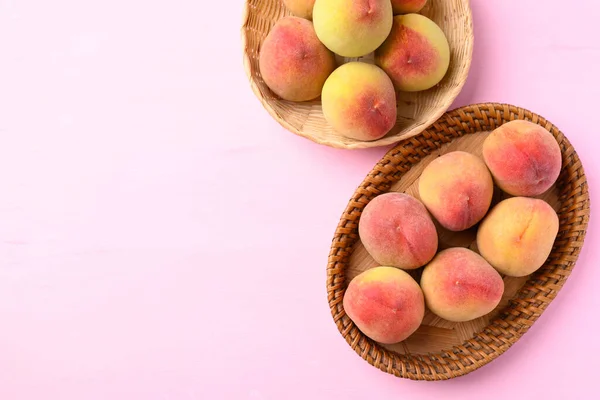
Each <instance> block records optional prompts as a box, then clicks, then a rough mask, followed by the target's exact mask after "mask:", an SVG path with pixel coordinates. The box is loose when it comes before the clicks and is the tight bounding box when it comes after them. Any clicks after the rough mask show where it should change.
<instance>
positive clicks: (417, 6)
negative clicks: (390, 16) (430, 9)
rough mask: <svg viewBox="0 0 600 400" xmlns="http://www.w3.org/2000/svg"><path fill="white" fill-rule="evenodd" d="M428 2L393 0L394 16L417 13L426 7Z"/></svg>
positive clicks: (423, 0) (425, 0)
mask: <svg viewBox="0 0 600 400" xmlns="http://www.w3.org/2000/svg"><path fill="white" fill-rule="evenodd" d="M426 3H427V0H392V8H393V9H394V15H396V14H410V13H417V12H419V11H421V10H422V9H423V7H425V4H426Z"/></svg>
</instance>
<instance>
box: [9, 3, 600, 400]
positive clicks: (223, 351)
mask: <svg viewBox="0 0 600 400" xmlns="http://www.w3.org/2000/svg"><path fill="white" fill-rule="evenodd" d="M472 6H473V11H474V18H475V31H476V45H475V54H474V62H473V68H472V74H471V76H470V79H469V81H468V83H467V85H466V87H465V90H464V92H463V93H462V94H461V96H460V97H459V99H458V100H457V102H456V105H457V106H458V105H464V104H469V103H476V102H482V101H497V102H510V103H513V104H515V105H519V106H523V107H526V108H529V109H531V110H532V111H535V112H537V113H540V114H542V115H544V116H546V117H547V118H548V119H550V120H551V121H552V122H553V123H555V124H557V125H558V126H559V127H560V128H561V129H562V130H563V131H564V132H565V134H566V135H567V136H568V137H569V139H570V140H571V141H572V143H573V144H574V146H575V147H576V148H577V150H578V152H579V155H580V156H581V158H582V160H583V162H584V164H585V166H586V170H587V173H588V178H589V181H590V184H591V186H590V192H591V195H592V199H593V204H592V206H593V208H594V209H595V208H598V207H600V203H598V199H600V191H599V190H598V176H599V172H600V161H599V158H600V157H599V156H598V152H599V151H600V140H599V139H598V137H599V136H598V127H597V119H598V118H599V117H600V112H599V109H598V99H599V98H600V81H599V80H598V67H599V65H600V45H599V44H598V33H597V32H598V23H599V22H598V16H599V15H600V3H598V2H597V1H595V0H578V1H572V2H565V1H557V0H548V1H540V0H473V1H472ZM241 11H242V1H241V0H236V1H213V2H202V1H191V0H172V1H166V0H160V1H159V0H144V1H142V0H104V1H80V0H54V1H46V0H37V1H36V0H0V185H1V186H0V187H1V188H2V195H1V196H0V321H1V322H0V399H2V400H22V399H28V400H29V399H32V400H33V399H35V400H55V399H57V400H58V399H61V400H65V399H66V400H71V399H73V400H88V399H89V400H95V399H111V400H120V399H128V400H131V399H152V400H154V399H183V400H187V399H251V400H281V399H309V398H310V399H367V398H368V399H398V398H404V399H441V398H453V397H457V398H460V399H463V400H469V399H474V400H475V399H481V398H486V399H507V398H514V399H528V398H544V399H589V398H594V396H595V395H594V394H593V393H594V392H592V391H593V390H596V389H598V387H599V382H598V378H597V375H598V371H597V362H596V361H597V360H596V359H597V356H598V354H599V353H600V344H599V343H600V341H598V330H599V328H600V322H598V321H597V320H595V319H594V318H593V317H592V316H593V315H594V313H595V311H596V310H598V309H599V308H600V290H598V285H599V284H600V269H599V268H598V259H599V258H600V249H599V247H598V246H597V244H598V240H599V238H598V224H597V222H596V219H595V218H592V222H591V224H590V229H589V233H588V237H587V246H586V247H585V249H584V251H583V253H582V255H581V258H580V260H579V263H578V265H577V268H576V269H575V271H574V273H573V274H572V276H571V278H570V280H569V281H568V283H567V285H566V286H565V288H564V290H563V291H562V292H561V294H560V295H559V297H558V299H557V301H556V302H555V303H554V304H552V306H551V307H550V308H549V309H548V311H547V313H546V314H544V315H543V317H542V318H541V319H540V320H539V322H538V323H537V324H536V325H535V326H534V327H533V328H532V329H531V330H530V332H529V333H528V334H527V335H526V336H525V337H524V339H523V340H521V341H520V342H519V343H518V344H517V345H515V346H514V347H513V348H512V349H511V350H510V351H509V352H507V353H506V354H505V355H504V356H502V357H500V359H498V360H497V361H495V362H494V363H493V364H491V365H489V366H487V367H486V368H484V369H482V370H480V371H478V372H475V373H473V374H471V375H469V376H467V377H465V378H462V379H457V380H454V381H450V382H443V383H433V384H432V383H415V382H410V381H404V380H399V379H396V378H394V377H392V376H388V375H386V374H384V373H382V372H380V371H378V370H376V369H375V368H373V367H371V366H369V365H368V364H367V363H366V362H364V361H363V360H362V359H361V358H359V357H358V356H357V355H356V354H355V353H354V352H353V351H352V350H351V349H350V348H349V347H348V345H347V344H346V343H345V342H344V341H343V340H342V339H341V336H340V335H339V333H338V332H337V329H336V327H335V325H334V324H333V322H332V319H331V317H330V314H329V308H328V306H327V301H326V293H325V265H326V261H327V254H328V251H329V245H330V241H331V238H332V234H333V231H334V229H335V226H336V224H337V222H338V218H339V216H340V214H341V212H342V210H343V207H344V206H345V205H346V202H347V201H348V199H349V197H350V196H351V194H352V193H353V191H354V189H355V188H356V186H357V185H358V184H359V183H360V181H361V180H362V179H363V177H364V175H365V174H366V173H367V172H368V171H369V170H370V169H371V167H372V166H373V164H374V163H375V162H376V161H377V160H378V159H379V158H380V157H381V156H382V155H383V154H384V152H385V150H386V149H376V150H366V151H353V152H351V151H342V150H334V149H329V148H326V147H322V146H318V145H315V144H313V143H311V142H309V141H307V140H304V139H301V138H298V137H295V136H293V135H292V134H289V133H288V132H286V131H284V130H283V129H282V128H280V126H279V125H277V124H276V123H275V122H274V121H273V120H272V119H271V118H270V117H269V116H268V114H267V113H266V112H265V111H264V110H263V109H262V108H261V106H260V105H259V102H258V101H257V100H256V99H255V98H254V96H253V94H252V93H251V91H250V89H249V86H248V83H247V80H246V77H245V75H244V72H243V69H242V64H241V46H240V33H239V32H240V23H241ZM596 395H597V393H596Z"/></svg>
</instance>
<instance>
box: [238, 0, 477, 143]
mask: <svg viewBox="0 0 600 400" xmlns="http://www.w3.org/2000/svg"><path fill="white" fill-rule="evenodd" d="M421 14H423V15H425V16H427V17H429V18H430V19H432V20H433V21H435V22H436V23H437V24H438V25H439V26H440V28H442V30H443V31H444V33H445V34H446V37H447V38H448V42H449V44H450V51H451V54H450V68H449V70H448V73H447V74H446V76H445V78H444V79H443V80H442V82H440V83H439V84H438V85H437V86H436V87H434V88H432V89H430V90H426V91H423V92H416V93H403V92H401V93H398V99H397V100H398V101H397V103H398V119H397V121H396V126H395V127H394V128H393V129H392V130H391V131H390V133H388V134H387V135H386V136H385V137H383V138H381V139H379V140H375V141H371V142H364V141H358V140H355V139H350V138H346V137H343V136H341V135H339V134H337V133H336V132H335V131H334V130H333V128H332V127H331V125H329V124H328V123H327V121H326V120H325V117H324V116H323V111H322V108H321V100H320V99H316V100H314V101H308V102H302V103H297V102H291V101H285V100H281V99H280V98H278V97H277V96H276V95H274V94H273V92H271V90H270V89H269V88H268V87H267V85H266V84H265V82H264V80H263V78H262V76H261V75H260V69H259V54H260V47H261V44H262V42H263V40H264V39H265V38H266V37H267V35H268V33H269V31H270V30H271V28H272V27H273V25H274V24H275V23H276V22H277V21H278V20H279V19H281V18H283V17H284V16H286V15H290V13H289V11H287V10H286V8H285V6H284V5H283V2H282V0H247V1H246V7H245V11H244V17H243V24H242V46H243V51H244V58H243V60H244V69H245V71H246V74H247V76H248V79H249V80H250V86H251V88H252V90H253V92H254V94H255V95H256V97H257V98H258V99H259V100H260V102H261V104H262V105H263V107H264V108H265V109H266V110H267V111H268V112H269V114H270V115H271V116H272V117H273V118H274V119H275V120H276V121H277V122H278V123H279V124H280V125H281V126H283V127H284V128H285V129H287V130H289V131H290V132H292V133H295V134H297V135H300V136H302V137H305V138H307V139H310V140H312V141H314V142H316V143H320V144H324V145H328V146H332V147H337V148H347V149H355V148H366V147H376V146H385V145H390V144H393V143H396V142H398V141H400V140H401V139H406V138H408V137H411V136H414V135H417V134H419V133H421V132H422V131H423V130H424V129H425V128H427V127H428V126H429V125H431V124H432V123H433V122H435V121H436V120H437V119H438V118H439V117H440V116H441V115H442V114H443V113H444V112H446V111H447V110H448V108H449V107H450V106H451V105H452V102H453V101H454V100H455V99H456V97H457V96H458V94H459V93H460V91H461V90H462V88H463V86H464V84H465V82H466V79H467V76H468V73H469V69H470V66H471V58H472V54H473V22H472V14H471V8H470V4H469V0H429V2H428V5H427V6H426V7H425V8H424V9H423V10H422V11H421ZM360 59H361V60H362V61H364V62H369V63H372V62H373V55H372V54H370V55H367V56H365V57H361V58H360ZM352 60H358V59H357V58H352V59H351V58H345V59H341V58H339V57H338V62H339V63H343V62H347V61H352Z"/></svg>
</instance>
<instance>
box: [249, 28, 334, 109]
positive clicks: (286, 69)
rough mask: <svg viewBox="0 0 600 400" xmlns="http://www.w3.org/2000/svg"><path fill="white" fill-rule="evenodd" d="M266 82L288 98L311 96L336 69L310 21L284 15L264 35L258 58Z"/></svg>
mask: <svg viewBox="0 0 600 400" xmlns="http://www.w3.org/2000/svg"><path fill="white" fill-rule="evenodd" d="M259 66H260V73H261V75H262V78H263V79H264V81H265V83H266V84H267V86H268V87H269V88H270V89H271V90H272V91H273V92H274V93H275V94H276V95H278V96H279V97H281V98H282V99H284V100H290V101H308V100H313V99H315V98H317V97H319V95H320V94H321V90H322V88H323V85H324V83H325V81H326V80H327V77H328V76H329V75H330V74H331V72H332V71H333V70H334V69H335V66H336V63H335V55H334V54H333V53H332V52H331V51H329V50H328V49H327V48H326V47H325V46H324V45H323V44H322V43H321V42H320V41H319V39H318V38H317V35H316V34H315V30H314V28H313V25H312V23H311V22H310V21H308V20H306V19H303V18H298V17H285V18H282V19H280V20H279V21H277V23H276V24H275V26H274V27H273V29H271V32H269V35H268V36H267V37H266V38H265V40H264V42H263V44H262V48H261V52H260V59H259Z"/></svg>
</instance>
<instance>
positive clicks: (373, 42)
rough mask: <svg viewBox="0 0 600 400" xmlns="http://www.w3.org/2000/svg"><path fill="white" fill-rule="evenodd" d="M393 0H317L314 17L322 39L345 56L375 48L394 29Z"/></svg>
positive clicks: (358, 55) (356, 55)
mask: <svg viewBox="0 0 600 400" xmlns="http://www.w3.org/2000/svg"><path fill="white" fill-rule="evenodd" d="M393 16H394V14H393V12H392V3H391V2H390V0H352V1H349V0H316V1H315V6H314V8H313V21H314V23H315V30H316V31H317V36H318V37H319V39H320V40H321V41H322V42H323V43H324V44H325V46H327V48H329V49H330V50H331V51H333V52H334V53H337V54H339V55H340V56H343V57H362V56H364V55H366V54H368V53H371V52H373V51H375V49H376V48H378V47H379V46H380V45H381V43H383V41H384V40H385V38H386V37H387V36H388V35H389V33H390V30H391V29H392V19H393Z"/></svg>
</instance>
